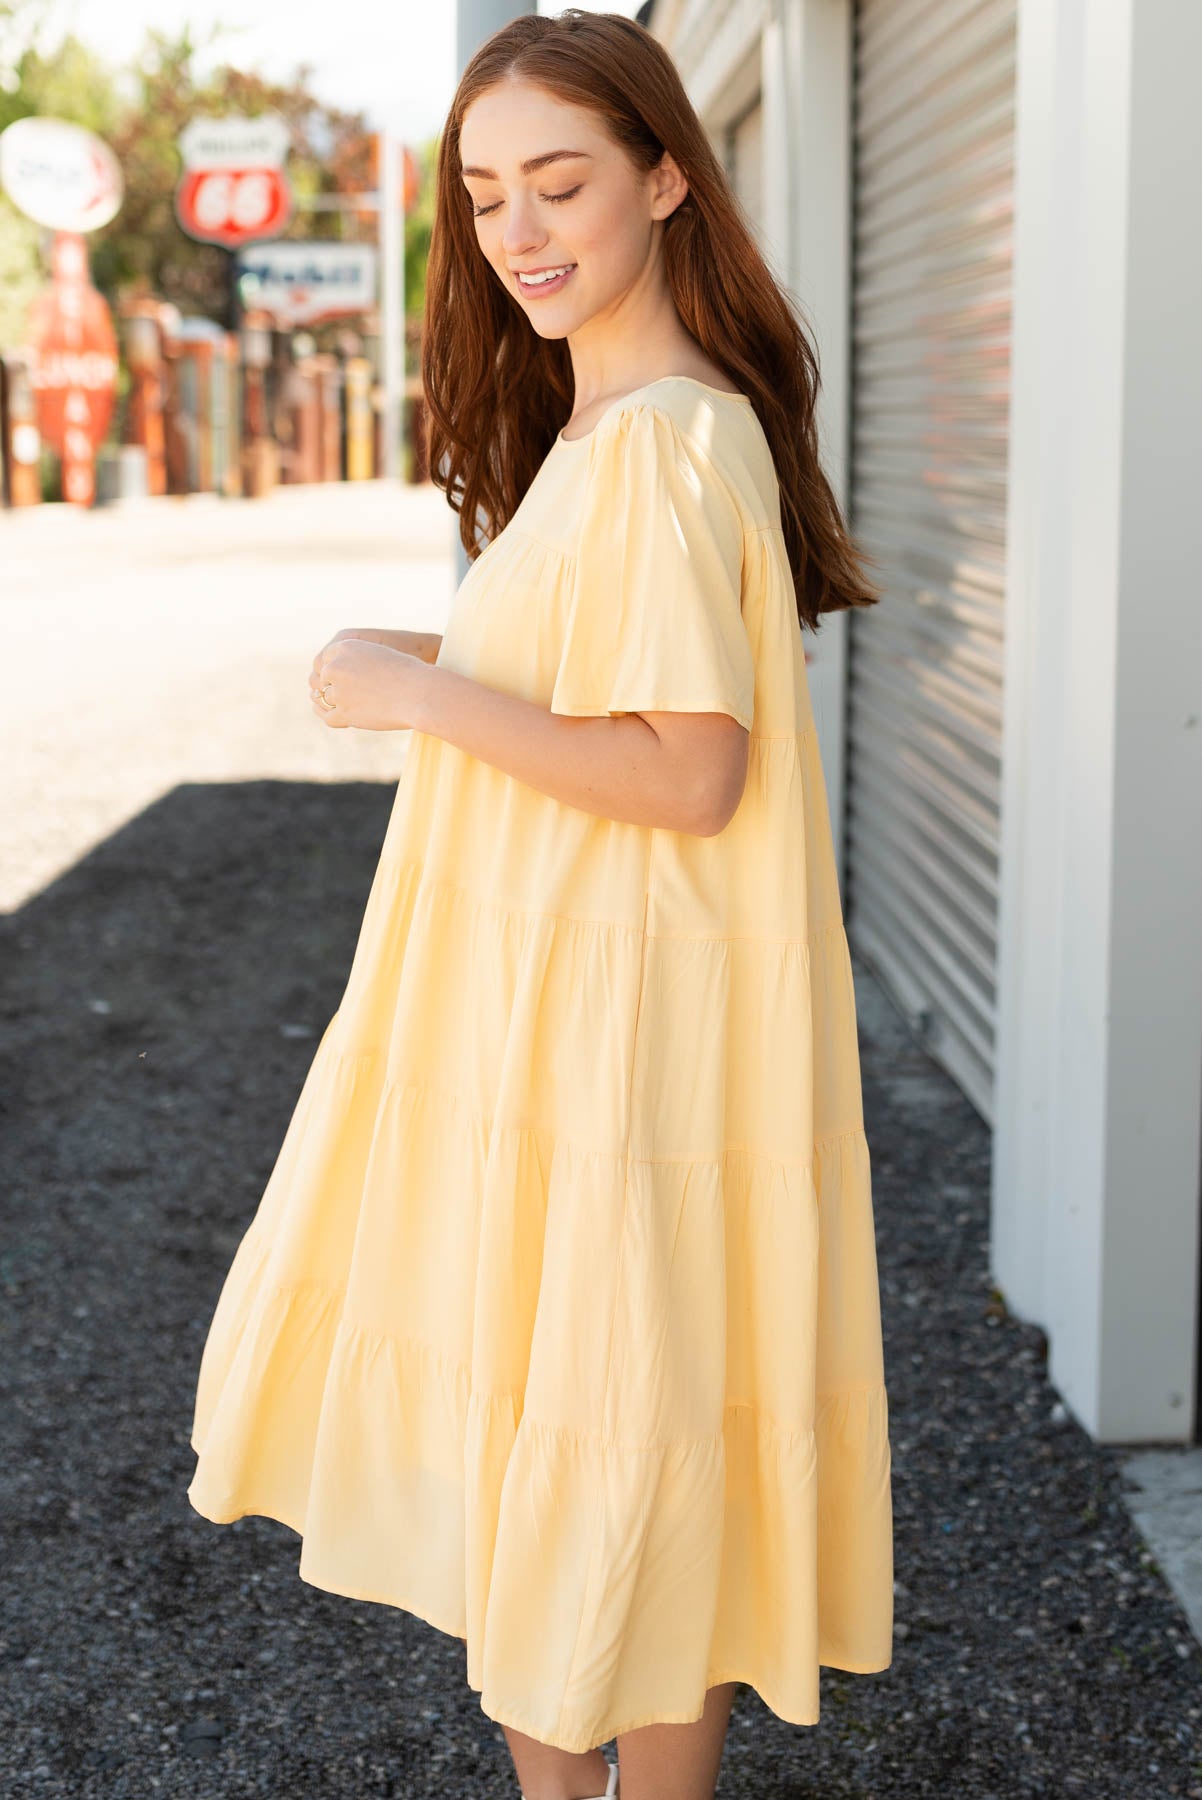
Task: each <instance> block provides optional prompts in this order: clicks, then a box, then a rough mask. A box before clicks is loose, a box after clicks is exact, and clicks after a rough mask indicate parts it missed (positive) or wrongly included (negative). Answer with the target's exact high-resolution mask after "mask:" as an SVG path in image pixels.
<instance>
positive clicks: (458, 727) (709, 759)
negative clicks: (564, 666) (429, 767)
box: [413, 668, 748, 837]
mask: <svg viewBox="0 0 1202 1800" xmlns="http://www.w3.org/2000/svg"><path fill="white" fill-rule="evenodd" d="M415 673H417V674H419V675H420V676H421V677H422V679H420V680H418V681H416V682H415V683H414V687H415V689H416V690H417V692H416V695H415V703H414V706H413V713H414V717H413V725H414V727H415V729H417V730H419V731H425V732H428V733H430V734H431V735H432V736H434V737H440V738H443V739H445V741H446V742H447V743H449V744H454V745H455V746H456V747H457V748H458V749H460V750H466V751H467V752H468V753H469V755H471V756H478V757H479V758H481V760H482V761H484V762H487V763H491V764H492V765H493V767H494V768H497V769H502V770H504V772H505V773H506V774H507V775H513V776H515V777H516V778H517V780H519V781H524V782H525V783H526V785H527V786H528V787H533V788H537V789H538V791H539V792H540V793H543V794H549V795H550V796H551V798H552V799H554V800H563V801H566V802H567V804H568V805H569V806H578V807H580V808H581V809H582V810H583V811H585V812H590V813H596V814H599V815H600V816H601V817H602V818H606V819H621V820H624V821H626V822H627V823H630V824H634V825H656V826H660V827H663V828H666V829H667V830H670V831H689V832H693V833H695V834H696V835H697V836H699V837H712V836H715V835H716V834H717V833H718V832H719V831H721V830H722V829H723V827H724V826H725V825H727V824H728V823H729V822H730V819H731V818H732V817H733V815H734V812H735V809H736V807H737V806H738V804H739V801H740V799H741V798H742V795H743V788H744V785H745V783H746V780H747V755H748V733H747V731H746V730H745V729H744V727H743V726H742V725H740V723H739V721H738V720H737V719H734V718H731V717H730V715H729V714H727V713H720V712H706V713H688V712H647V713H634V712H632V713H623V714H622V715H620V716H619V717H618V718H600V717H597V718H594V717H591V716H588V717H581V718H569V717H566V716H564V715H563V714H561V713H553V712H551V710H550V709H549V708H548V707H545V706H539V705H537V704H535V703H534V702H532V701H529V700H522V699H519V698H518V697H517V696H516V695H513V694H503V693H500V692H498V690H496V689H495V688H489V687H485V686H483V685H482V684H481V683H480V682H478V681H473V680H471V679H470V678H469V677H468V676H465V675H460V674H457V673H456V671H455V670H453V669H441V668H440V669H431V670H429V671H425V670H422V671H415Z"/></svg>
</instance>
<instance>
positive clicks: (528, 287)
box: [515, 263, 576, 294]
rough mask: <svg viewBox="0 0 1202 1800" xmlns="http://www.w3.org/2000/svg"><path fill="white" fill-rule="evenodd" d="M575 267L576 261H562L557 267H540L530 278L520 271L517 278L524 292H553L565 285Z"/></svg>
mask: <svg viewBox="0 0 1202 1800" xmlns="http://www.w3.org/2000/svg"><path fill="white" fill-rule="evenodd" d="M575 267H576V264H575V263H560V264H559V266H558V267H557V268H555V269H548V270H541V269H540V270H539V272H538V273H537V274H536V275H531V276H530V277H529V278H527V277H526V276H524V275H522V274H521V273H520V272H519V273H518V274H517V275H516V277H515V279H516V281H517V284H518V286H519V287H520V288H521V290H522V292H523V293H524V294H546V293H553V292H554V291H555V290H556V289H558V288H561V287H562V286H563V284H564V282H565V281H566V280H567V279H568V276H569V275H570V274H571V273H572V271H573V270H574V269H575Z"/></svg>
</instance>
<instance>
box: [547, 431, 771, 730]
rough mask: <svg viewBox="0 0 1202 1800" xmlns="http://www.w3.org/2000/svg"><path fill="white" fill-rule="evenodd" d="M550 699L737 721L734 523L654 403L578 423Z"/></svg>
mask: <svg viewBox="0 0 1202 1800" xmlns="http://www.w3.org/2000/svg"><path fill="white" fill-rule="evenodd" d="M588 459H589V466H588V470H587V473H586V487H585V496H584V501H583V509H582V521H581V527H580V535H579V539H578V543H577V551H576V557H575V562H574V566H573V570H572V574H571V585H570V591H569V595H568V603H567V616H566V624H565V630H564V638H563V645H562V650H561V654H560V660H559V663H558V667H557V671H556V675H555V685H554V691H553V693H552V696H551V703H550V704H551V711H552V712H558V713H571V714H605V713H624V712H652V711H657V710H658V711H663V712H724V713H729V714H730V715H731V717H732V718H735V719H737V720H738V721H739V723H740V724H741V725H744V726H746V727H747V728H748V729H750V727H751V719H752V700H753V693H754V687H755V664H754V657H753V654H752V648H751V643H750V640H749V638H748V635H747V630H746V627H745V625H744V622H743V615H742V610H741V604H740V601H741V589H742V568H743V535H744V534H743V523H742V516H741V513H740V511H739V508H738V506H737V504H736V501H735V498H734V494H733V492H732V490H731V488H730V487H729V485H728V484H727V482H726V481H725V480H724V478H723V477H722V475H721V474H720V472H719V471H718V469H717V468H716V467H715V465H714V463H713V461H712V460H711V458H710V456H709V455H708V454H707V453H706V451H705V450H704V448H703V447H702V446H701V445H700V444H699V443H698V442H697V441H696V439H694V438H693V437H692V436H691V435H689V434H687V433H685V432H683V431H681V429H680V428H679V426H678V425H677V424H676V422H675V420H674V419H673V418H672V417H671V416H670V415H669V414H668V413H667V412H665V411H664V410H663V409H662V408H659V407H656V406H652V405H647V404H637V405H633V406H629V407H619V408H616V409H615V410H613V411H611V412H610V413H608V414H606V415H605V416H603V418H602V419H601V421H600V423H599V424H598V425H597V426H596V427H595V428H594V430H593V432H592V434H591V442H590V446H589V452H588Z"/></svg>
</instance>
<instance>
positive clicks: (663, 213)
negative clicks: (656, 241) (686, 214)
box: [651, 150, 689, 219]
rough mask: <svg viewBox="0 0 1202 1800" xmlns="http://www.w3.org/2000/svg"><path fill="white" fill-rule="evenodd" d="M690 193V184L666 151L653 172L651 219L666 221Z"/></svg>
mask: <svg viewBox="0 0 1202 1800" xmlns="http://www.w3.org/2000/svg"><path fill="white" fill-rule="evenodd" d="M688 191H689V184H688V182H687V181H686V180H685V178H684V175H683V173H682V171H681V169H680V167H679V165H678V164H677V162H676V161H675V159H674V158H673V157H672V155H671V154H670V153H669V152H668V151H667V150H665V151H664V153H663V155H662V156H661V157H660V159H659V162H658V163H657V164H656V166H655V168H654V169H652V171H651V217H652V218H653V219H666V218H667V217H668V215H669V214H670V213H674V212H675V211H676V208H677V207H678V206H679V205H680V203H681V201H682V200H683V199H684V198H685V196H686V195H687V193H688Z"/></svg>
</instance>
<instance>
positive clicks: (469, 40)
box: [452, 0, 538, 587]
mask: <svg viewBox="0 0 1202 1800" xmlns="http://www.w3.org/2000/svg"><path fill="white" fill-rule="evenodd" d="M537 11H538V6H537V4H536V0H528V3H527V4H525V5H523V4H521V0H458V4H457V6H456V11H455V69H456V72H457V74H458V75H462V74H463V71H464V69H466V67H467V65H468V63H469V62H470V61H471V59H472V57H473V56H474V55H475V53H476V51H477V50H478V49H479V48H480V45H481V44H482V43H483V42H484V40H485V38H487V37H491V36H492V34H493V32H494V31H499V30H500V29H501V27H502V25H508V23H509V21H510V19H516V18H517V17H518V16H519V14H521V13H536V12H537ZM452 543H453V546H454V556H455V585H456V587H458V585H459V583H460V582H461V581H462V580H463V577H464V576H465V575H466V574H467V571H468V560H467V551H466V550H465V549H464V548H463V545H462V543H461V542H460V539H459V520H458V517H456V518H455V520H454V521H453V524H452Z"/></svg>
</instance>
